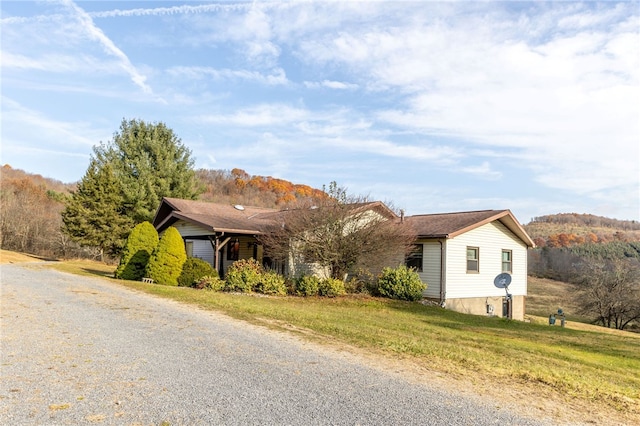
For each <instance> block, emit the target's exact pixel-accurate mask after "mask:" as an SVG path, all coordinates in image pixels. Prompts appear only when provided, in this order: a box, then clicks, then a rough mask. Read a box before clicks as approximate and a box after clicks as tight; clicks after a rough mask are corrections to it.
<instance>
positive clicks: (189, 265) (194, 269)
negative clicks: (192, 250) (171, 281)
mask: <svg viewBox="0 0 640 426" xmlns="http://www.w3.org/2000/svg"><path fill="white" fill-rule="evenodd" d="M207 276H218V271H216V270H215V269H213V267H212V266H211V265H210V264H209V262H206V261H204V260H202V259H198V258H197V257H189V258H187V260H186V261H185V262H184V265H182V272H181V273H180V276H179V277H178V285H179V286H183V287H192V286H193V285H194V284H195V283H197V282H198V281H200V279H201V278H202V277H207Z"/></svg>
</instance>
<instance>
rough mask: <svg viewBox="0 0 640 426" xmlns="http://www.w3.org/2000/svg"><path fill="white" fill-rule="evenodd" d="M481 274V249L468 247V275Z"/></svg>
mask: <svg viewBox="0 0 640 426" xmlns="http://www.w3.org/2000/svg"><path fill="white" fill-rule="evenodd" d="M478 272H480V248H478V247H467V273H478Z"/></svg>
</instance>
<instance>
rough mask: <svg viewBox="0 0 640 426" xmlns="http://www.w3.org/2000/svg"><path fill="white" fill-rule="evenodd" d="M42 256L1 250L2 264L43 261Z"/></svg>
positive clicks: (0, 262) (0, 260)
mask: <svg viewBox="0 0 640 426" xmlns="http://www.w3.org/2000/svg"><path fill="white" fill-rule="evenodd" d="M42 260H44V259H42V258H40V257H37V256H32V255H29V254H24V253H17V252H15V251H8V250H0V265H2V264H7V263H25V262H41V261H42Z"/></svg>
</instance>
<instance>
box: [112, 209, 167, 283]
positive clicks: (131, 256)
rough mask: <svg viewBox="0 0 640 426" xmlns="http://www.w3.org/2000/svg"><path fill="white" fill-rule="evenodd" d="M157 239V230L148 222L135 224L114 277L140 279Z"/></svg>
mask: <svg viewBox="0 0 640 426" xmlns="http://www.w3.org/2000/svg"><path fill="white" fill-rule="evenodd" d="M158 239H159V238H158V232H157V231H156V229H155V228H154V227H153V225H152V224H151V223H150V222H142V223H139V224H138V225H136V227H135V228H133V231H131V234H129V238H127V243H126V244H125V246H124V249H123V250H122V257H121V258H120V264H119V265H118V268H117V269H116V272H115V277H116V278H122V279H124V280H133V281H139V280H140V279H142V278H143V277H144V272H145V269H146V267H147V264H148V263H149V258H150V257H151V254H152V253H153V250H155V248H156V246H157V245H158Z"/></svg>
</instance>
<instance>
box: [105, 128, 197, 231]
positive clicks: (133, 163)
mask: <svg viewBox="0 0 640 426" xmlns="http://www.w3.org/2000/svg"><path fill="white" fill-rule="evenodd" d="M94 153H95V157H96V161H97V163H98V165H99V167H104V166H105V165H107V164H109V165H111V167H112V168H113V170H114V173H115V175H116V177H117V179H118V181H119V182H120V185H121V188H122V193H123V197H124V206H126V209H125V211H126V214H127V215H128V216H129V217H131V219H132V220H133V222H134V223H140V222H144V221H152V220H153V216H154V214H155V211H156V209H157V208H158V206H159V205H160V201H161V200H162V197H176V198H184V199H195V198H196V197H197V196H198V194H199V192H198V191H199V190H198V184H197V181H196V175H195V171H194V170H193V160H192V159H191V151H190V150H189V149H188V148H186V147H185V146H184V145H183V144H182V142H181V140H180V139H179V138H178V137H177V136H176V135H175V134H174V133H173V130H171V129H170V128H168V127H167V126H166V125H165V124H164V123H161V122H158V123H146V122H144V121H143V120H129V121H127V120H124V119H123V120H122V123H121V125H120V130H119V132H116V133H115V134H114V136H113V139H112V140H111V141H110V142H109V143H106V144H105V143H101V144H100V145H99V146H98V147H95V148H94Z"/></svg>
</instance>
